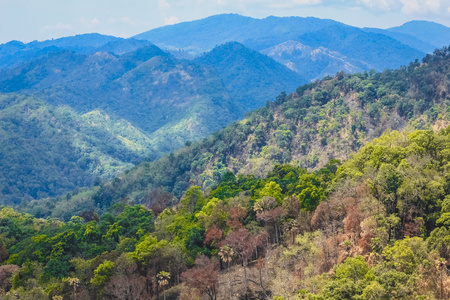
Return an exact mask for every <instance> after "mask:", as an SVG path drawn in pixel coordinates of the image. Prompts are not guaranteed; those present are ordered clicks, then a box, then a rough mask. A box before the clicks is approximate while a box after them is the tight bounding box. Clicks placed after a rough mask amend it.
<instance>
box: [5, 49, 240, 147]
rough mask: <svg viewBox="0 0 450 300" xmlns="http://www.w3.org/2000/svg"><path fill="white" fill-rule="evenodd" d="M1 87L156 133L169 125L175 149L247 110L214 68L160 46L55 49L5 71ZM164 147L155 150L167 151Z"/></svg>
mask: <svg viewBox="0 0 450 300" xmlns="http://www.w3.org/2000/svg"><path fill="white" fill-rule="evenodd" d="M0 91H1V92H26V93H31V94H34V95H37V96H39V97H41V98H42V99H44V100H46V101H48V102H49V103H51V104H53V105H60V104H64V105H69V106H71V107H72V108H74V109H76V110H77V111H79V112H82V113H86V112H89V111H91V110H94V109H101V110H104V111H106V112H108V113H109V114H112V115H116V116H118V117H121V118H124V119H126V120H128V121H129V122H131V123H132V124H133V126H136V127H139V128H141V129H142V130H144V131H146V132H147V133H153V135H158V134H157V133H155V132H156V131H157V130H158V129H160V128H162V127H166V128H168V130H167V132H166V133H168V135H167V136H165V138H166V139H167V140H169V141H171V143H172V145H171V146H169V150H172V149H174V148H176V147H179V146H180V145H183V144H184V142H185V141H188V140H194V139H198V138H199V137H204V136H207V135H208V134H210V133H211V132H213V131H214V130H217V129H220V128H222V127H223V126H225V125H226V124H228V123H229V122H231V121H232V120H235V119H236V118H237V116H239V115H240V114H242V112H241V111H240V110H239V108H238V107H237V106H236V105H235V104H234V103H233V102H232V101H231V99H230V97H229V95H228V92H227V91H226V89H225V88H224V87H223V85H222V83H221V81H220V80H219V79H218V78H217V77H215V76H214V75H213V74H212V70H210V69H209V68H205V67H203V66H200V65H197V64H193V63H190V62H188V61H181V60H177V59H175V58H173V57H172V56H170V55H169V54H167V53H165V52H163V51H161V50H160V49H159V48H157V47H155V46H148V47H143V48H140V49H138V50H136V51H133V52H128V53H125V54H123V55H120V56H117V55H113V54H111V53H104V52H98V53H95V54H93V55H83V54H76V53H73V52H70V51H60V52H57V53H53V54H50V55H48V56H46V57H43V58H41V59H38V60H35V61H32V62H29V63H26V64H23V65H21V66H19V67H16V68H13V69H10V70H4V71H3V72H0ZM205 111H208V113H204V112H205ZM157 137H158V136H155V138H157ZM162 148H164V149H158V146H156V147H155V150H156V151H157V152H158V151H161V152H164V151H167V149H165V146H162Z"/></svg>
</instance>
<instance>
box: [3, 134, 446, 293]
mask: <svg viewBox="0 0 450 300" xmlns="http://www.w3.org/2000/svg"><path fill="white" fill-rule="evenodd" d="M449 153H450V131H449V130H448V129H445V130H441V131H440V132H433V131H431V130H428V131H413V132H411V133H409V134H408V133H399V132H397V131H392V132H388V133H386V134H384V135H382V136H381V137H380V138H379V139H375V140H373V141H372V142H370V143H368V144H367V145H366V146H364V147H363V148H362V149H361V150H360V151H359V152H358V153H356V154H355V155H354V156H353V157H352V158H351V159H349V160H348V161H346V162H344V163H343V164H342V165H341V164H340V163H339V162H338V161H335V160H332V161H330V162H329V163H328V164H327V165H325V167H324V168H321V169H318V170H317V171H315V172H307V170H306V169H303V168H300V167H296V166H292V165H278V166H276V167H275V168H274V169H273V170H272V171H271V172H270V173H269V174H268V175H267V177H266V178H264V179H262V178H258V177H255V176H254V175H248V176H243V175H240V176H238V177H236V176H235V175H233V174H232V173H230V172H227V173H225V174H224V176H223V177H222V180H221V182H220V184H219V185H217V186H215V187H214V188H213V189H212V190H210V191H209V192H207V193H204V192H202V191H201V189H200V187H198V186H191V187H190V188H189V189H188V190H187V191H186V192H185V193H184V195H183V197H182V198H181V200H180V202H179V203H178V204H177V205H175V206H173V207H168V208H166V209H164V208H165V207H167V206H169V205H171V204H172V202H173V200H174V199H173V196H172V195H170V194H168V193H167V192H164V191H162V190H160V191H159V192H154V193H153V194H152V195H149V201H148V202H147V204H146V207H144V206H139V205H136V206H128V205H125V204H124V203H120V204H116V205H114V206H113V207H112V208H111V209H110V210H109V213H106V214H103V215H102V216H98V215H97V214H96V213H95V212H93V211H85V212H83V213H82V214H81V216H80V217H78V216H74V217H72V218H71V219H70V221H69V222H65V223H61V222H59V221H56V220H52V219H47V220H44V219H35V218H33V217H32V216H30V215H28V214H20V213H17V212H15V211H13V210H12V209H11V208H3V209H1V210H0V232H1V233H2V234H1V235H0V242H1V243H0V262H3V264H2V266H0V276H2V277H0V278H1V279H2V280H0V289H1V290H0V293H5V292H8V294H7V295H6V296H4V298H5V299H17V298H19V299H45V298H48V297H57V296H59V297H63V298H67V299H69V298H77V299H92V297H99V298H119V299H123V298H134V299H151V298H152V297H160V298H162V297H163V295H164V297H176V296H179V299H203V298H204V297H205V298H206V299H241V298H247V299H261V298H265V299H278V300H281V299H330V300H331V299H448V297H450V290H449V288H448V287H449V283H450V276H449V275H448V273H447V269H448V266H449V263H448V259H449V258H450V253H449V251H448V249H449V241H450V239H449V237H450V235H449V230H450V227H449V215H450V186H449V178H448V177H449V174H448V173H447V169H448V164H449V161H450V156H449ZM163 209H164V210H163ZM0 295H1V294H0Z"/></svg>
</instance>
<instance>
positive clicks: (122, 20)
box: [108, 17, 135, 25]
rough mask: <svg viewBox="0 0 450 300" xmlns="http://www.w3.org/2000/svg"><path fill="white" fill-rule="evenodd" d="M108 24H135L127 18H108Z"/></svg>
mask: <svg viewBox="0 0 450 300" xmlns="http://www.w3.org/2000/svg"><path fill="white" fill-rule="evenodd" d="M108 22H109V23H111V24H127V25H135V22H133V20H131V18H129V17H120V18H109V19H108Z"/></svg>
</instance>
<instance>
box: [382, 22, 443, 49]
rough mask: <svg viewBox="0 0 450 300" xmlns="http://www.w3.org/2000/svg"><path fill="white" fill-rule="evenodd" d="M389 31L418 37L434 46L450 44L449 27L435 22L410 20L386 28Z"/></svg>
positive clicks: (439, 46)
mask: <svg viewBox="0 0 450 300" xmlns="http://www.w3.org/2000/svg"><path fill="white" fill-rule="evenodd" d="M386 30H387V31H390V32H395V33H402V34H407V35H410V36H413V37H416V38H417V39H420V40H422V41H424V42H426V43H428V44H430V45H433V46H434V48H441V47H443V46H448V45H450V28H449V27H447V26H444V25H441V24H438V23H435V22H429V21H410V22H407V23H405V24H403V25H401V26H398V27H392V28H388V29H386Z"/></svg>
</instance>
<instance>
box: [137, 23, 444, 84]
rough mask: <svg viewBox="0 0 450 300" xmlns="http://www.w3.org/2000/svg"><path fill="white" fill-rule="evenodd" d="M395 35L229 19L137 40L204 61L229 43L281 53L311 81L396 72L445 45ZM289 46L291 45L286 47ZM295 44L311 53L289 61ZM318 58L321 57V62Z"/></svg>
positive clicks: (323, 25) (344, 27) (297, 54)
mask: <svg viewBox="0 0 450 300" xmlns="http://www.w3.org/2000/svg"><path fill="white" fill-rule="evenodd" d="M436 25H437V24H436ZM443 27H445V26H443ZM445 28H446V27H445ZM392 30H393V31H388V30H382V29H367V28H366V29H361V28H357V27H352V26H348V25H345V24H343V23H340V22H336V21H333V20H326V19H318V18H311V17H309V18H300V17H267V18H264V19H253V18H249V17H244V16H240V15H236V14H225V15H216V16H211V17H208V18H205V19H201V20H196V21H192V22H183V23H179V24H175V25H171V26H164V27H161V28H157V29H153V30H150V31H147V32H144V33H141V34H138V35H136V36H134V38H137V39H145V40H149V41H151V42H153V43H155V44H156V45H158V46H160V47H162V48H163V49H170V50H182V51H185V52H189V53H191V54H193V55H200V54H201V53H202V52H205V51H210V50H211V49H212V48H213V47H215V46H216V45H219V44H223V43H225V42H228V41H235V42H239V43H241V44H243V45H245V46H247V47H249V48H251V49H253V50H256V51H260V52H261V53H263V54H267V53H270V52H271V51H272V50H273V49H274V47H277V52H280V51H281V52H284V54H283V55H282V57H281V56H280V55H279V54H278V55H273V56H272V58H274V59H275V60H277V61H278V62H280V63H282V64H284V65H286V66H288V67H289V66H290V67H291V69H292V70H295V71H296V72H298V73H299V74H300V75H301V76H302V77H304V78H306V79H307V80H313V79H315V78H320V77H323V76H325V75H334V74H335V72H334V71H335V70H339V67H342V69H341V70H359V69H360V68H361V69H363V70H369V69H371V68H372V69H375V70H378V71H382V70H384V69H385V68H396V67H399V66H400V65H405V64H408V63H409V62H410V61H414V60H415V59H420V58H422V57H423V56H424V55H425V54H426V53H428V52H431V51H432V50H434V48H437V47H441V46H444V45H445V43H444V44H441V45H439V46H435V45H434V44H432V43H429V42H428V41H425V40H421V39H419V38H417V37H415V36H414V35H410V34H407V33H397V32H394V30H395V29H392ZM287 42H289V43H288V44H286V43H287ZM292 42H298V43H300V44H302V45H303V46H306V47H308V48H304V51H303V52H301V53H300V52H299V49H300V48H299V47H297V50H296V51H295V53H294V54H292V56H291V55H289V53H291V52H292V49H291V48H292ZM283 47H286V49H282V48H283ZM318 53H321V54H320V57H321V58H319V57H318ZM331 53H332V54H331ZM327 56H328V57H327ZM299 60H300V61H304V63H302V62H300V61H299ZM308 60H309V61H311V62H313V61H314V62H315V64H314V66H313V65H310V64H308V62H307V61H308ZM295 65H297V67H294V66H295ZM300 65H301V68H299V67H300ZM332 72H333V73H332Z"/></svg>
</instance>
